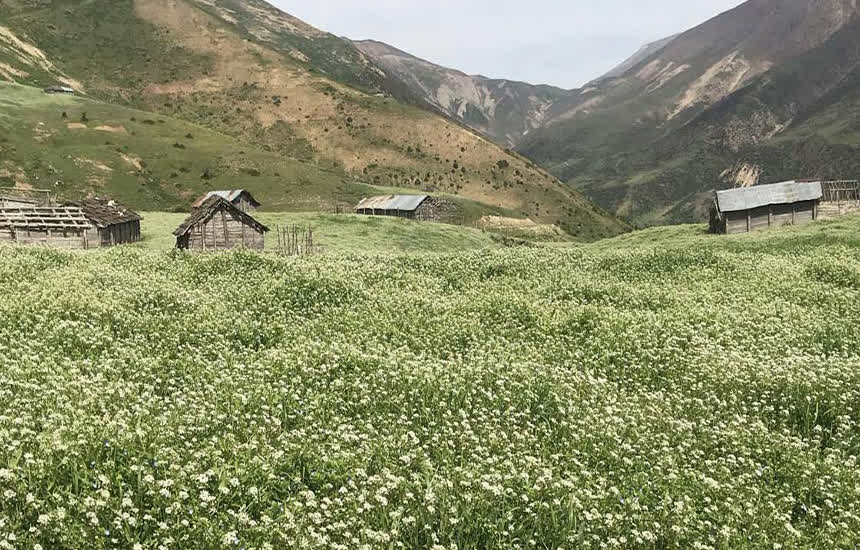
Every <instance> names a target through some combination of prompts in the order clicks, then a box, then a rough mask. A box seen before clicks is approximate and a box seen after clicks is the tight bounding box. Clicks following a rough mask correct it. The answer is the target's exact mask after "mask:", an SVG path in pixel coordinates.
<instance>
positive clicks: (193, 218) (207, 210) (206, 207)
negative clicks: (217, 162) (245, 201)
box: [173, 195, 269, 237]
mask: <svg viewBox="0 0 860 550" xmlns="http://www.w3.org/2000/svg"><path fill="white" fill-rule="evenodd" d="M222 209H224V210H227V211H228V212H230V213H231V214H233V215H234V216H236V217H238V218H239V219H240V220H242V223H244V224H246V225H249V226H251V227H253V228H254V229H256V230H257V231H259V232H260V233H267V232H268V231H269V228H268V227H266V226H265V225H263V224H261V223H260V222H258V221H257V220H255V219H254V218H252V217H251V216H249V215H248V214H246V213H244V212H242V211H241V210H239V209H238V208H236V207H235V206H233V203H231V202H229V201H227V200H226V199H224V198H222V197H220V196H218V195H214V196H212V197H209V198H208V199H206V200H205V201H203V203H202V204H201V205H200V206H198V207H197V208H196V209H195V210H194V211H193V212H192V213H191V215H190V216H188V217H187V218H186V219H185V221H184V222H182V225H180V226H179V227H177V228H176V231H174V232H173V234H174V235H176V236H177V237H181V236H182V235H185V234H186V233H188V232H189V231H190V230H191V228H192V227H194V226H195V225H197V224H200V223H205V222H207V221H209V220H210V219H211V218H212V216H214V215H215V214H217V213H218V212H220V211H221V210H222Z"/></svg>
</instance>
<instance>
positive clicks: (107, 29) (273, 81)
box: [4, 0, 626, 239]
mask: <svg viewBox="0 0 860 550" xmlns="http://www.w3.org/2000/svg"><path fill="white" fill-rule="evenodd" d="M4 10H5V13H4V15H5V17H4V24H5V25H7V26H8V28H9V29H10V32H12V33H13V34H14V35H15V36H16V37H17V38H18V39H19V40H26V41H27V43H29V44H32V45H33V46H34V47H37V48H39V49H40V51H41V52H42V54H43V55H44V57H45V58H47V59H49V60H52V63H54V65H55V66H56V67H58V70H62V71H63V72H64V73H66V74H68V75H71V76H73V77H74V78H76V79H77V80H79V81H80V82H81V84H82V86H83V88H84V89H85V90H86V91H87V93H88V94H89V95H90V96H92V97H95V98H98V99H102V100H105V101H107V102H109V103H119V104H124V105H127V106H130V107H134V108H137V109H141V110H145V111H150V112H154V113H157V116H158V117H162V118H163V117H167V116H169V117H172V118H175V119H181V120H185V121H187V122H190V123H193V124H195V125H198V126H203V127H206V128H209V129H210V130H213V131H215V132H218V133H220V134H223V135H227V136H230V137H232V138H234V139H236V140H238V141H239V142H241V143H243V144H247V145H245V146H244V147H252V146H253V147H255V148H258V149H261V150H263V151H266V152H271V153H273V154H276V155H278V156H279V157H281V158H293V159H298V160H301V161H304V162H309V163H312V164H314V165H317V166H319V167H321V168H322V169H325V170H330V171H332V172H334V173H336V174H338V175H339V176H340V177H347V178H351V179H357V180H362V181H366V182H368V183H371V184H374V185H381V186H390V187H399V188H413V189H421V190H425V191H429V192H441V193H448V194H453V195H457V196H461V197H463V198H465V199H468V200H472V201H477V202H480V203H482V204H486V205H488V206H490V207H493V208H499V209H504V210H508V211H515V212H517V215H518V216H527V217H530V218H533V219H534V220H535V221H537V222H540V223H551V224H555V225H558V226H559V227H562V228H564V229H565V230H566V231H568V232H569V233H570V234H572V235H574V236H576V237H578V238H583V239H595V238H598V237H601V236H607V235H612V234H617V233H619V232H622V231H624V230H625V229H626V226H625V225H624V224H623V223H621V222H619V221H618V220H616V219H614V218H613V217H612V216H610V215H608V214H607V213H605V212H603V211H601V210H599V209H598V208H596V207H595V206H593V205H592V204H591V203H590V202H588V201H587V200H585V199H584V198H583V197H581V196H580V195H579V194H577V193H576V192H573V191H571V190H569V189H567V188H565V187H564V186H563V185H561V184H560V182H558V181H557V180H556V179H555V178H553V177H552V176H550V175H549V174H548V173H546V172H544V171H542V170H540V169H539V168H537V167H536V166H534V165H533V164H532V163H530V162H528V161H527V160H525V159H522V158H520V157H517V156H516V155H513V154H511V153H509V152H506V151H504V150H502V149H501V148H499V147H497V146H496V145H494V144H492V143H490V142H489V141H487V140H485V139H483V138H481V137H479V136H477V135H476V134H474V133H472V132H470V131H468V130H466V129H464V128H463V127H461V126H458V125H457V124H455V123H453V122H450V121H448V120H446V119H444V118H442V117H440V116H438V115H436V114H432V113H429V112H427V111H424V110H421V109H418V108H414V107H410V106H406V105H404V104H401V103H399V102H397V101H395V100H393V99H391V98H385V97H376V96H375V95H374V94H373V93H372V92H373V91H374V89H373V86H375V84H374V82H375V79H376V77H374V76H373V75H374V74H376V73H374V68H373V67H372V66H371V65H370V64H369V61H368V60H367V59H366V58H365V57H364V55H363V54H361V52H359V51H358V50H357V49H355V48H354V46H352V45H351V44H349V43H348V42H345V41H342V40H340V39H337V38H335V37H332V36H330V35H327V34H325V33H323V32H321V31H318V30H316V29H313V28H312V27H310V26H308V25H305V24H304V23H301V22H300V21H298V20H296V19H295V18H292V17H290V16H288V15H287V14H284V13H281V12H279V11H277V10H274V9H273V8H269V7H266V6H265V4H263V3H261V2H242V3H239V2H233V1H231V0H218V1H207V2H203V1H195V0H175V1H173V0H111V1H109V2H108V1H107V0H86V1H84V0H58V1H57V2H54V3H52V4H51V5H50V6H46V5H43V4H41V3H38V2H30V1H27V0H16V1H15V2H11V3H10V4H4ZM377 76H379V75H377ZM7 78H8V77H7ZM52 78H53V77H52V76H51V77H44V78H42V77H40V75H38V74H35V73H34V74H33V75H30V76H28V77H27V78H26V79H25V78H21V77H15V78H14V79H15V80H19V81H25V82H31V83H37V84H39V83H42V82H46V81H48V80H46V79H52Z"/></svg>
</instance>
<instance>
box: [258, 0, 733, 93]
mask: <svg viewBox="0 0 860 550" xmlns="http://www.w3.org/2000/svg"><path fill="white" fill-rule="evenodd" d="M269 1H270V2H273V3H274V4H276V5H277V6H278V7H280V8H281V9H283V10H284V11H286V12H287V13H290V14H292V15H294V16H296V17H298V18H299V19H302V20H304V21H306V22H308V23H310V24H312V25H314V26H316V27H319V28H321V29H323V30H325V31H328V32H331V33H334V34H337V35H341V36H347V37H349V38H353V39H364V38H372V39H375V40H380V41H382V42H387V43H389V44H391V45H392V46H396V47H398V48H400V49H402V50H405V51H407V52H409V53H411V54H413V55H417V56H418V57H422V58H424V59H427V60H429V61H433V62H434V63H438V64H440V65H444V66H447V67H452V68H455V69H460V70H462V71H465V72H467V73H470V74H483V75H485V76H489V77H498V78H508V79H512V80H524V81H526V82H532V83H535V84H554V85H556V86H561V87H564V88H574V87H578V86H580V85H581V84H583V83H585V82H587V81H589V80H591V79H592V78H595V77H598V76H600V75H601V74H603V73H605V72H606V71H608V70H609V69H611V68H612V67H614V66H615V65H617V64H618V63H620V62H621V61H623V60H624V59H626V58H628V57H629V56H630V55H632V54H633V52H635V51H636V50H637V49H638V48H639V47H640V46H642V45H644V44H645V43H648V42H652V41H654V40H658V39H660V38H663V37H666V36H670V35H672V34H675V33H678V32H681V31H684V30H687V29H688V28H690V27H693V26H695V25H698V24H699V23H702V22H704V21H706V20H707V19H709V18H711V17H713V16H714V15H717V14H719V13H721V12H723V11H726V10H728V9H731V8H733V7H735V6H737V5H739V4H741V3H742V0H516V1H514V0H432V1H424V2H417V1H415V0H269Z"/></svg>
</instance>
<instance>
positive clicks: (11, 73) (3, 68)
mask: <svg viewBox="0 0 860 550" xmlns="http://www.w3.org/2000/svg"><path fill="white" fill-rule="evenodd" d="M28 76H30V75H29V74H28V73H26V72H24V71H19V70H18V69H15V68H14V67H11V66H9V65H7V64H6V63H0V78H4V79H7V80H9V81H10V82H14V81H15V79H16V78H27V77H28Z"/></svg>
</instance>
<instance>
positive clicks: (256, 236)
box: [173, 194, 269, 251]
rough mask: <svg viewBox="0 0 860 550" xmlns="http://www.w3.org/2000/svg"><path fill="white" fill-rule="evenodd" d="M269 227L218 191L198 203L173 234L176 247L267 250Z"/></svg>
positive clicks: (188, 248) (206, 249) (185, 248)
mask: <svg viewBox="0 0 860 550" xmlns="http://www.w3.org/2000/svg"><path fill="white" fill-rule="evenodd" d="M268 231H269V228H268V227H266V226H265V225H263V224H261V223H260V222H258V221H257V220H255V219H254V218H253V217H251V216H250V215H249V214H246V213H245V212H243V211H241V210H239V209H238V208H237V207H236V206H234V205H233V203H232V202H230V201H228V200H227V199H225V198H223V197H221V196H220V195H217V194H216V195H213V196H211V197H209V198H208V199H206V200H205V201H203V202H202V203H201V204H200V205H199V206H197V207H196V208H195V209H194V210H193V211H192V212H191V215H190V216H188V218H187V219H186V220H185V221H184V222H182V225H180V226H179V227H178V228H177V229H176V231H174V232H173V234H174V235H175V236H176V248H180V249H183V250H200V251H209V250H212V251H215V250H228V249H231V248H250V249H253V250H263V248H264V246H265V242H264V238H265V234H266V233H268Z"/></svg>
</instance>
